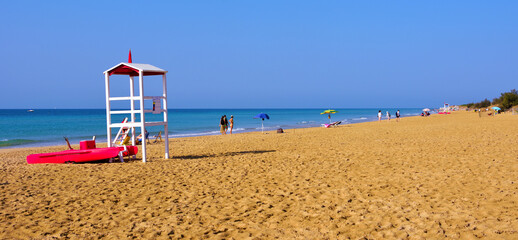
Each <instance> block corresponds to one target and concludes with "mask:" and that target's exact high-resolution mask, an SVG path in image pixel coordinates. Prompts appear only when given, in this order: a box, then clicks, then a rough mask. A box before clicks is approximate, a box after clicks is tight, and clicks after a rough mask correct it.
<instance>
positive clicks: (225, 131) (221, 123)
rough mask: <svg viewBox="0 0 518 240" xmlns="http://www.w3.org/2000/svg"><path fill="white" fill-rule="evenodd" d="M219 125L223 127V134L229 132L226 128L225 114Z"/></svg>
mask: <svg viewBox="0 0 518 240" xmlns="http://www.w3.org/2000/svg"><path fill="white" fill-rule="evenodd" d="M219 126H220V128H221V130H220V131H221V135H225V134H227V130H226V129H225V115H223V116H221V119H220V120H219Z"/></svg>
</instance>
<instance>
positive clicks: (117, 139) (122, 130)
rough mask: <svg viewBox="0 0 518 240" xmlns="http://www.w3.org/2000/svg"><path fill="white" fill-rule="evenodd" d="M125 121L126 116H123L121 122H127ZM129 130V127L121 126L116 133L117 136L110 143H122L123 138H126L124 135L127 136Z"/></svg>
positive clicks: (126, 119)
mask: <svg viewBox="0 0 518 240" xmlns="http://www.w3.org/2000/svg"><path fill="white" fill-rule="evenodd" d="M127 122H128V118H127V117H126V118H124V120H122V123H123V124H124V123H127ZM130 130H131V128H129V127H125V126H122V127H121V128H120V129H119V132H118V133H117V136H116V137H115V139H114V140H113V142H112V145H122V143H123V142H124V139H126V137H127V136H128V134H129V132H130ZM117 142H118V143H117Z"/></svg>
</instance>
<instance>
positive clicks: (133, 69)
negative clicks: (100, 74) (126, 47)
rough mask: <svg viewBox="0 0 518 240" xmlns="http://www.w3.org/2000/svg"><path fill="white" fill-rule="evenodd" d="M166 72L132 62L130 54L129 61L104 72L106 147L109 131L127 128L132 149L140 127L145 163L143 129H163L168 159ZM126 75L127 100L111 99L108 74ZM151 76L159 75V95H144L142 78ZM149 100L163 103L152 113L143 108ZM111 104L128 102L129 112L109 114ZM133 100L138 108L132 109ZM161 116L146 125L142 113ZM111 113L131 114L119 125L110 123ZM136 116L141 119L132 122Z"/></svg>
mask: <svg viewBox="0 0 518 240" xmlns="http://www.w3.org/2000/svg"><path fill="white" fill-rule="evenodd" d="M166 73H167V71H165V70H163V69H160V68H157V67H155V66H152V65H149V64H142V63H132V61H131V52H130V57H129V59H128V62H121V63H119V64H117V65H115V66H114V67H112V68H110V69H108V70H106V71H105V72H104V79H105V84H106V130H107V133H108V147H112V145H113V143H112V134H111V129H112V128H128V131H127V132H129V130H130V129H131V144H132V145H133V146H135V145H136V144H135V140H136V139H135V128H140V132H141V134H142V162H146V139H145V131H144V130H145V129H146V127H148V126H164V134H163V136H164V140H165V158H166V159H168V158H169V138H168V129H167V80H166ZM114 74H116V75H127V76H129V85H130V92H129V94H130V96H127V97H110V76H111V75H114ZM152 75H162V86H163V90H162V96H144V76H152ZM136 76H138V84H139V88H138V89H139V95H138V96H135V88H134V86H135V82H134V77H136ZM145 100H152V101H161V103H162V104H157V105H161V106H160V107H159V108H158V109H154V110H149V109H148V110H146V109H144V101H145ZM111 101H130V109H129V110H116V111H112V110H111V107H110V102H111ZM135 101H138V102H139V105H140V107H139V109H135ZM151 112H152V113H162V114H163V115H164V120H163V121H156V122H146V116H145V113H151ZM112 114H130V115H131V121H127V122H122V123H112V120H111V115H112ZM135 114H140V120H137V119H135Z"/></svg>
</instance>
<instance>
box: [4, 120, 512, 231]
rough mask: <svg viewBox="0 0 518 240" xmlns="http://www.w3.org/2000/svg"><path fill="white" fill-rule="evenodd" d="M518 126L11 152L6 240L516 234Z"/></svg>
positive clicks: (460, 123) (388, 128)
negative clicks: (69, 160) (66, 159)
mask: <svg viewBox="0 0 518 240" xmlns="http://www.w3.org/2000/svg"><path fill="white" fill-rule="evenodd" d="M517 133H518V115H511V114H502V115H499V116H496V117H488V116H483V117H482V118H479V115H478V114H477V113H468V112H458V113H454V114H451V115H448V116H442V115H432V116H430V117H410V118H404V119H402V120H401V121H400V122H396V121H395V120H391V121H390V122H388V121H386V120H385V121H383V122H381V123H380V122H369V123H360V124H354V125H342V126H340V127H337V128H332V129H325V128H310V129H295V130H293V129H292V130H287V131H286V133H284V134H277V133H274V132H268V134H261V133H244V134H235V135H226V136H204V137H193V138H179V139H172V140H171V143H170V146H171V153H172V158H171V159H163V147H164V146H163V142H162V143H161V144H159V143H158V144H152V145H148V146H149V149H148V151H149V155H150V162H148V163H142V162H141V161H140V160H135V161H129V162H126V163H97V164H70V165H47V164H40V165H38V164H35V165H28V164H26V162H25V157H26V156H27V155H28V154H31V153H41V152H52V151H61V150H65V146H64V145H63V146H59V147H45V148H25V149H3V150H0V171H1V174H0V189H1V195H0V239H32V238H34V239H42V238H46V239H54V238H56V239H66V238H71V239H98V238H104V239H127V238H136V239H170V238H173V239H177V238H212V239H232V238H233V239H271V238H283V239H294V238H295V239H347V238H352V239H358V238H362V237H366V238H369V239H371V238H374V239H393V238H402V239H405V238H410V239H444V238H461V239H477V238H487V239H518V194H517V192H518V144H517V142H518V141H517V140H518V135H517ZM139 158H140V156H139Z"/></svg>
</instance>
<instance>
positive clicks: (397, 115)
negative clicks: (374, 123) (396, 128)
mask: <svg viewBox="0 0 518 240" xmlns="http://www.w3.org/2000/svg"><path fill="white" fill-rule="evenodd" d="M382 115H383V114H382V113H381V110H379V111H378V122H381V117H382ZM391 116H392V115H390V113H389V111H387V119H388V120H389V121H390V117H391ZM400 116H401V115H400V114H399V109H398V110H397V111H396V122H399V117H400Z"/></svg>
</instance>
